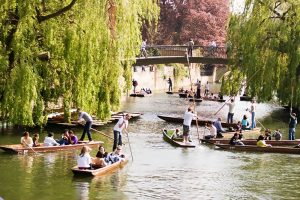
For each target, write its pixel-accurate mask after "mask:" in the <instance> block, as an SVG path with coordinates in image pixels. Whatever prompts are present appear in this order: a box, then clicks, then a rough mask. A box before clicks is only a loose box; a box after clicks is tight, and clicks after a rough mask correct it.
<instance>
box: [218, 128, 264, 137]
mask: <svg viewBox="0 0 300 200" xmlns="http://www.w3.org/2000/svg"><path fill="white" fill-rule="evenodd" d="M260 131H261V128H260V127H256V128H254V129H253V130H243V135H244V137H245V136H249V135H258V134H259V133H260ZM234 133H235V131H228V132H225V133H222V135H223V136H224V138H227V139H228V138H231V137H232V136H233V135H234Z"/></svg>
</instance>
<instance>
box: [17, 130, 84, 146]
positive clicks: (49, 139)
mask: <svg viewBox="0 0 300 200" xmlns="http://www.w3.org/2000/svg"><path fill="white" fill-rule="evenodd" d="M77 143H78V138H77V136H76V135H75V134H74V132H73V131H72V130H69V129H65V130H64V133H63V134H62V136H61V138H60V139H54V133H53V132H49V133H48V135H47V136H46V137H45V139H44V142H43V146H60V145H72V144H77ZM21 145H22V146H23V147H38V146H41V144H40V143H39V134H38V133H35V134H34V136H33V138H31V137H30V134H29V132H28V131H25V132H24V133H23V136H22V137H21Z"/></svg>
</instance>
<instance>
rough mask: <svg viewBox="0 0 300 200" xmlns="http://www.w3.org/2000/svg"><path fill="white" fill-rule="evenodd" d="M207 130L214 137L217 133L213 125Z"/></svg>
mask: <svg viewBox="0 0 300 200" xmlns="http://www.w3.org/2000/svg"><path fill="white" fill-rule="evenodd" d="M209 131H210V135H211V136H214V137H215V136H216V135H217V128H216V127H215V126H214V125H212V126H211V127H210V129H209Z"/></svg>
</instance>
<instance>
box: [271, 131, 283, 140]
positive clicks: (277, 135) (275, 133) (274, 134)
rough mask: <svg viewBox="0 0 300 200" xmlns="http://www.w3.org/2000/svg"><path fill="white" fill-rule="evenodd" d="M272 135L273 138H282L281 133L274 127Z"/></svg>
mask: <svg viewBox="0 0 300 200" xmlns="http://www.w3.org/2000/svg"><path fill="white" fill-rule="evenodd" d="M272 136H273V137H274V138H275V140H281V138H282V134H281V132H280V130H279V129H276V131H275V132H274V133H273V135H272Z"/></svg>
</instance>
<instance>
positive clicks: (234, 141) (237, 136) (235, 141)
mask: <svg viewBox="0 0 300 200" xmlns="http://www.w3.org/2000/svg"><path fill="white" fill-rule="evenodd" d="M229 144H230V145H244V143H243V142H242V141H241V139H240V134H239V133H235V134H234V135H233V136H232V138H231V139H230V141H229Z"/></svg>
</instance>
